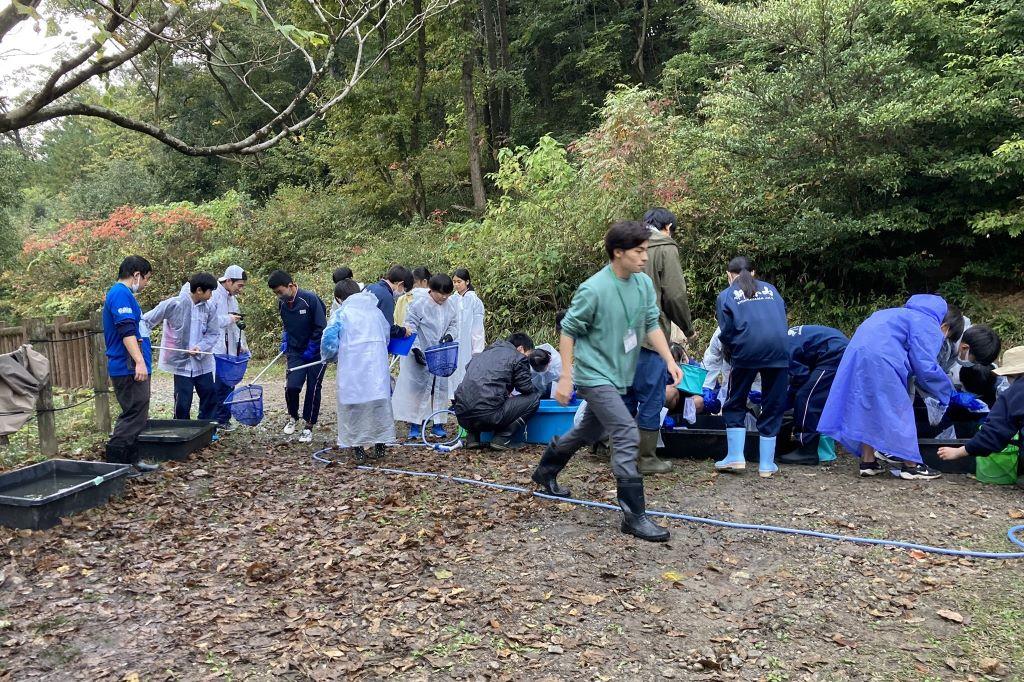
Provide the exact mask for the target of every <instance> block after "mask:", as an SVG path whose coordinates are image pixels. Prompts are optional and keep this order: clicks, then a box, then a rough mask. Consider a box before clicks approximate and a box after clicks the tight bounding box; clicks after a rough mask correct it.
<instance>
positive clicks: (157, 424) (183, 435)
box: [139, 419, 216, 462]
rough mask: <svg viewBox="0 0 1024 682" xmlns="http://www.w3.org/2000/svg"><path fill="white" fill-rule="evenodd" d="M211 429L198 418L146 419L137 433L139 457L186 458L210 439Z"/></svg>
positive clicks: (180, 459) (212, 425) (211, 425)
mask: <svg viewBox="0 0 1024 682" xmlns="http://www.w3.org/2000/svg"><path fill="white" fill-rule="evenodd" d="M215 428H216V426H215V425H214V424H211V423H210V422H208V421H200V420H198V419H150V420H149V421H147V422H146V428H145V430H144V431H143V432H142V433H141V434H139V457H140V458H142V459H152V460H156V461H158V462H163V461H167V460H170V459H173V460H178V461H182V460H186V459H188V456H189V455H190V454H191V453H193V452H195V451H196V450H199V449H200V448H204V447H206V446H207V445H209V444H210V443H211V442H212V440H213V431H214V429H215Z"/></svg>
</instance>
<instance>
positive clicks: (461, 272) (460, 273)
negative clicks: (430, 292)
mask: <svg viewBox="0 0 1024 682" xmlns="http://www.w3.org/2000/svg"><path fill="white" fill-rule="evenodd" d="M452 277H458V278H459V279H461V280H462V281H463V282H465V283H466V288H467V289H469V290H470V291H474V289H473V278H472V277H470V275H469V270H467V269H466V268H455V270H453V271H452Z"/></svg>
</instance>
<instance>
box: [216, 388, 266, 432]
mask: <svg viewBox="0 0 1024 682" xmlns="http://www.w3.org/2000/svg"><path fill="white" fill-rule="evenodd" d="M224 404H225V405H227V406H228V407H230V409H231V416H232V417H234V418H235V419H236V420H237V421H238V423H240V424H245V425H246V426H256V425H257V424H259V423H260V422H261V421H263V387H262V386H255V385H252V384H250V385H248V386H242V387H241V388H236V389H235V390H233V391H231V393H229V394H228V397H227V398H226V399H225V400H224Z"/></svg>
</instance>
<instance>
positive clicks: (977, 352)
mask: <svg viewBox="0 0 1024 682" xmlns="http://www.w3.org/2000/svg"><path fill="white" fill-rule="evenodd" d="M960 343H966V344H967V345H968V346H970V347H971V354H972V355H974V361H975V362H977V363H978V364H979V365H991V364H992V363H993V362H995V361H996V358H998V357H999V351H1000V349H1001V347H1002V341H1000V340H999V334H997V333H996V331H995V330H994V329H992V327H989V326H988V325H987V324H975V325H972V326H971V328H970V329H968V330H967V331H965V332H964V333H963V336H962V337H960ZM958 350H959V349H958Z"/></svg>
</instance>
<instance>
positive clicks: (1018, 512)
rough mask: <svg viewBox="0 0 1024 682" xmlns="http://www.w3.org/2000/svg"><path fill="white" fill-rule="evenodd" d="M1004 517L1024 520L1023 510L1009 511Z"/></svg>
mask: <svg viewBox="0 0 1024 682" xmlns="http://www.w3.org/2000/svg"><path fill="white" fill-rule="evenodd" d="M1006 515H1007V516H1009V517H1010V518H1011V519H1024V509H1011V510H1010V511H1008V512H1006Z"/></svg>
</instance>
